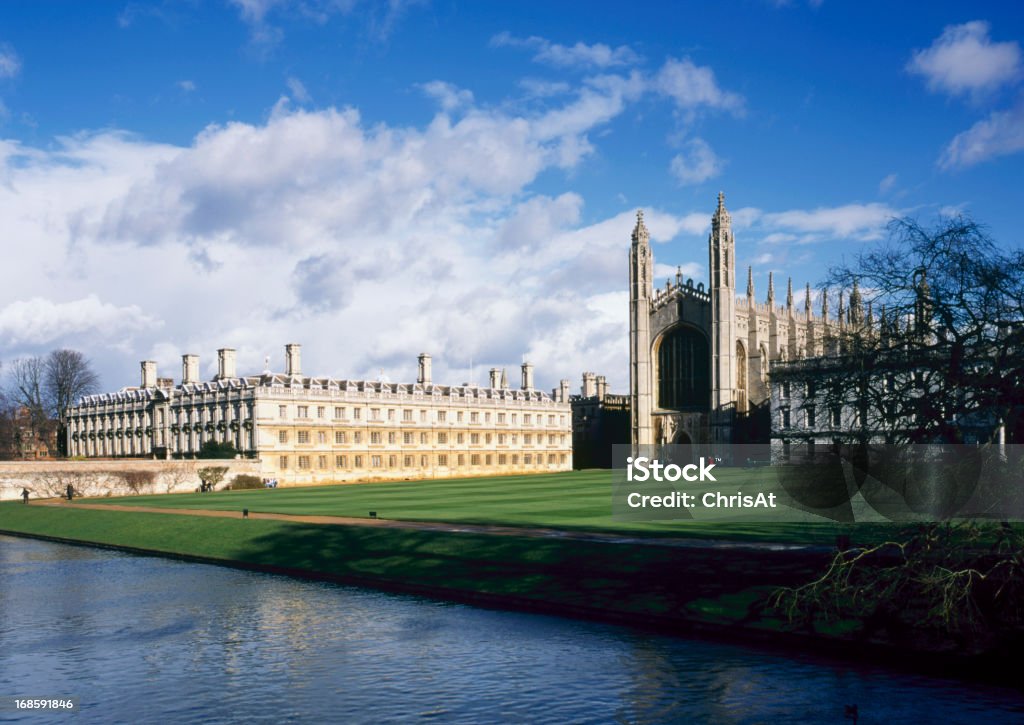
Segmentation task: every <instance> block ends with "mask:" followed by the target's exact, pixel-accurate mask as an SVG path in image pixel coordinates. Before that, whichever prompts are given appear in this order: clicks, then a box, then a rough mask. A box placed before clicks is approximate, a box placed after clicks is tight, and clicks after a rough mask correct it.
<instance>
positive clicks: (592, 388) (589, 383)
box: [582, 373, 597, 398]
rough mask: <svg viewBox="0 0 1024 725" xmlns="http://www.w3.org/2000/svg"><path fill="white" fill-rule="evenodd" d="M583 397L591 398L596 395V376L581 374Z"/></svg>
mask: <svg viewBox="0 0 1024 725" xmlns="http://www.w3.org/2000/svg"><path fill="white" fill-rule="evenodd" d="M582 392H583V397H584V398H593V397H594V396H595V395H597V375H595V374H594V373H583V389H582Z"/></svg>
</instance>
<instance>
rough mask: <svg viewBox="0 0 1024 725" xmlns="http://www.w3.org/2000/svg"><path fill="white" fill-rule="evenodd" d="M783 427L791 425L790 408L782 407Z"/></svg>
mask: <svg viewBox="0 0 1024 725" xmlns="http://www.w3.org/2000/svg"><path fill="white" fill-rule="evenodd" d="M782 427H783V428H788V427H789V408H783V409H782Z"/></svg>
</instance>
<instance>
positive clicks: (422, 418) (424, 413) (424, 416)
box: [420, 410, 427, 423]
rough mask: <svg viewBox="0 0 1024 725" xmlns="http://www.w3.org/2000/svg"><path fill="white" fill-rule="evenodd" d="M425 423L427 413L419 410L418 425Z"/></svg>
mask: <svg viewBox="0 0 1024 725" xmlns="http://www.w3.org/2000/svg"><path fill="white" fill-rule="evenodd" d="M426 422H427V411H425V410H421V411H420V423H426Z"/></svg>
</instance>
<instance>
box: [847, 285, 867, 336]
mask: <svg viewBox="0 0 1024 725" xmlns="http://www.w3.org/2000/svg"><path fill="white" fill-rule="evenodd" d="M850 322H851V323H852V324H854V325H857V326H859V325H860V324H861V323H863V322H864V307H863V304H862V302H861V298H860V287H859V286H858V284H857V278H856V277H854V278H853V290H852V291H851V292H850Z"/></svg>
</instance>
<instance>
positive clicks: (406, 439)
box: [402, 433, 412, 446]
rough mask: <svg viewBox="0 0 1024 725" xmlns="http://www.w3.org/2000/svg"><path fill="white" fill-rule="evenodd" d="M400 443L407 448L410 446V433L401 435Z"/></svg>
mask: <svg viewBox="0 0 1024 725" xmlns="http://www.w3.org/2000/svg"><path fill="white" fill-rule="evenodd" d="M402 443H404V444H405V445H407V446H409V445H412V433H403V434H402Z"/></svg>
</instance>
